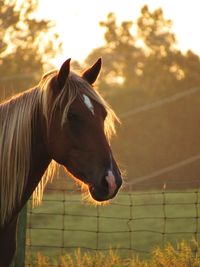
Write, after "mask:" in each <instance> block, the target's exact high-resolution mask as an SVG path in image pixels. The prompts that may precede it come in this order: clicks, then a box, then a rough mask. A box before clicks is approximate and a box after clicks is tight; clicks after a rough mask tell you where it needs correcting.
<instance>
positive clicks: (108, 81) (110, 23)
mask: <svg viewBox="0 0 200 267" xmlns="http://www.w3.org/2000/svg"><path fill="white" fill-rule="evenodd" d="M132 24H133V23H132V22H131V21H125V22H122V23H121V24H120V25H117V21H116V17H115V15H114V14H113V13H110V14H108V16H107V21H105V22H100V26H101V27H104V28H105V35H104V38H105V41H106V45H105V46H103V47H100V48H97V49H95V50H93V51H92V53H91V54H90V55H89V56H88V58H87V59H86V63H87V64H91V62H93V61H95V60H96V58H97V57H99V55H102V56H103V62H104V68H103V70H102V74H101V80H100V85H99V86H100V88H104V92H105V89H107V88H108V87H109V88H113V87H115V88H116V87H117V88H122V85H123V87H127V88H130V87H132V86H134V87H135V86H136V82H137V77H138V72H139V69H140V65H141V64H140V61H141V59H142V58H143V57H144V55H143V52H142V50H141V48H138V47H137V46H136V40H135V37H134V36H133V35H132V33H131V28H132ZM133 81H134V84H133Z"/></svg>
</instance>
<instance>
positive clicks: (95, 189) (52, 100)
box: [46, 59, 122, 201]
mask: <svg viewBox="0 0 200 267" xmlns="http://www.w3.org/2000/svg"><path fill="white" fill-rule="evenodd" d="M100 69H101V59H99V60H98V61H97V62H96V63H95V64H94V65H93V66H92V67H91V68H89V69H87V70H86V71H85V72H84V73H83V74H82V75H81V76H78V75H77V74H75V73H73V72H71V71H70V59H68V60H66V61H65V62H64V63H63V65H62V66H61V68H60V70H59V71H58V72H57V73H56V75H54V76H53V78H52V79H51V80H50V82H49V86H48V92H47V95H48V99H49V100H48V103H47V106H48V107H47V115H46V116H47V147H48V151H49V154H50V157H51V158H52V159H54V160H55V161H56V162H58V163H59V164H61V165H63V166H64V167H65V168H66V169H67V170H68V171H69V172H70V173H71V174H72V175H73V176H75V178H77V179H78V180H80V181H82V182H83V183H84V184H86V185H87V186H88V188H89V192H90V194H91V196H92V198H93V199H95V200H97V201H104V200H108V199H111V198H113V197H114V196H115V195H116V194H117V192H118V190H119V188H120V186H121V184H122V178H121V174H120V170H119V168H118V166H117V163H116V161H115V159H114V156H113V153H112V150H111V147H110V143H109V136H108V133H109V132H112V131H114V119H115V118H117V117H116V115H115V113H114V112H113V110H112V109H111V108H110V107H109V105H108V104H107V103H106V102H105V100H104V99H103V98H102V97H101V96H100V95H99V93H98V92H97V91H96V90H95V89H94V88H93V86H92V85H93V84H94V82H95V81H96V79H97V77H98V75H99V72H100Z"/></svg>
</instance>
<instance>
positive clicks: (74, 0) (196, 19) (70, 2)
mask: <svg viewBox="0 0 200 267" xmlns="http://www.w3.org/2000/svg"><path fill="white" fill-rule="evenodd" d="M55 3H56V4H55ZM145 4H148V6H149V8H150V10H154V9H156V8H158V7H161V8H162V9H163V11H164V15H165V18H166V19H171V20H172V21H173V23H174V25H173V32H175V34H176V37H177V40H178V47H179V48H180V49H181V50H182V51H186V50H188V49H192V50H193V51H194V52H195V53H197V54H199V55H200V35H199V32H200V31H199V28H200V15H199V14H200V13H199V10H200V1H198V0H184V1H181V0H146V1H143V0H54V1H53V0H40V5H39V8H38V16H39V17H40V18H46V19H50V20H53V21H55V25H56V26H55V30H56V32H57V33H58V34H59V36H60V40H61V41H62V42H63V54H62V55H61V56H59V57H58V58H57V59H55V60H54V63H55V65H60V64H61V63H62V61H63V60H65V59H66V58H69V57H71V58H72V59H74V60H78V61H80V62H81V61H84V59H85V58H86V57H87V55H88V54H89V53H90V51H91V50H92V49H93V48H95V47H99V46H101V45H103V44H104V38H103V34H104V30H103V29H102V28H101V27H99V21H105V20H106V17H107V14H108V13H109V12H114V13H115V14H116V17H117V19H118V21H119V22H120V21H126V20H133V21H135V20H136V19H137V17H138V16H139V14H140V9H141V7H142V6H143V5H145ZM99 56H101V55H99Z"/></svg>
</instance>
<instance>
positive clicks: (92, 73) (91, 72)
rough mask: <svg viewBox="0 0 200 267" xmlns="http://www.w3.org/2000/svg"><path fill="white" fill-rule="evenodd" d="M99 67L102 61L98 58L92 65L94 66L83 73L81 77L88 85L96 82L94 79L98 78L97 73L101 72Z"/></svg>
mask: <svg viewBox="0 0 200 267" xmlns="http://www.w3.org/2000/svg"><path fill="white" fill-rule="evenodd" d="M101 65H102V59H101V58H99V59H98V60H97V62H96V63H94V65H93V66H92V67H91V68H89V69H87V70H86V71H85V72H84V73H83V75H82V77H83V78H84V79H85V80H86V81H88V82H89V83H90V84H93V83H94V82H95V81H96V79H97V77H98V75H99V72H100V70H101Z"/></svg>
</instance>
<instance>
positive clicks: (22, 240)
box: [13, 205, 27, 267]
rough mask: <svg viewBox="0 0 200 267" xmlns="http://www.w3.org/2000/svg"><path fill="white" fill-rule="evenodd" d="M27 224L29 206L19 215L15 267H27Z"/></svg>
mask: <svg viewBox="0 0 200 267" xmlns="http://www.w3.org/2000/svg"><path fill="white" fill-rule="evenodd" d="M26 222H27V205H25V206H24V208H23V209H22V211H21V212H20V215H19V222H18V229H17V251H16V255H15V260H14V264H13V267H24V266H25V252H26Z"/></svg>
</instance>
